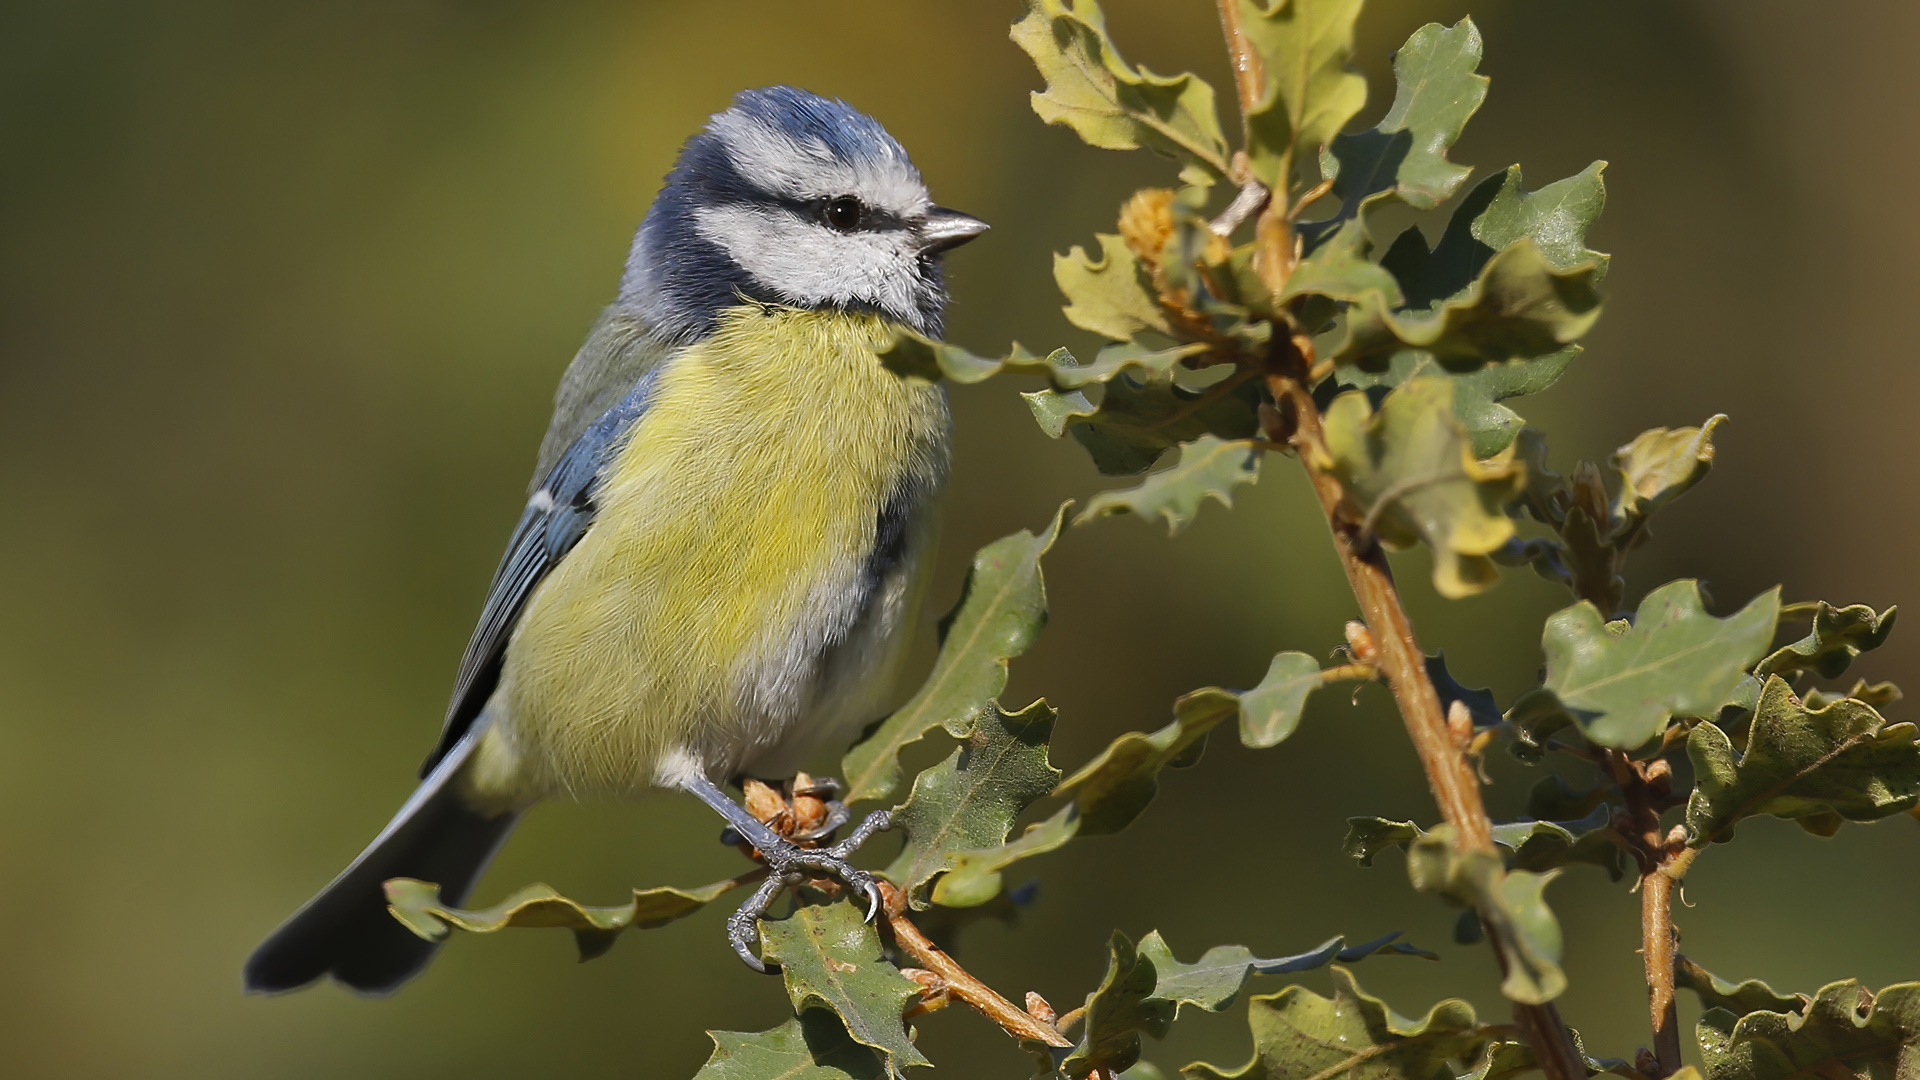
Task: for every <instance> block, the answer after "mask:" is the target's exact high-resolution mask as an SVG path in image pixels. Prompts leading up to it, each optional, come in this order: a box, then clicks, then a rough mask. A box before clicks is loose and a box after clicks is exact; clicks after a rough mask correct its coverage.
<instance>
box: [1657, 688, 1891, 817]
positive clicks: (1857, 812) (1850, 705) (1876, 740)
mask: <svg viewBox="0 0 1920 1080" xmlns="http://www.w3.org/2000/svg"><path fill="white" fill-rule="evenodd" d="M1687 757H1688V758H1689V759H1690V760H1691V761H1692V762H1693V771H1694V777H1695V780H1694V788H1693V794H1692V796H1691V797H1690V798H1689V799H1688V800H1687V831H1688V832H1689V833H1690V834H1691V835H1690V836H1689V838H1688V843H1690V844H1692V845H1693V846H1694V847H1706V846H1707V844H1709V843H1711V842H1713V841H1716V840H1719V841H1724V840H1727V839H1730V838H1731V831H1732V829H1733V826H1734V824H1735V823H1737V822H1738V821H1740V819H1742V818H1747V817H1752V816H1754V815H1755V814H1771V815H1773V816H1774V817H1783V818H1797V819H1808V820H1811V821H1812V822H1813V823H1814V824H1815V825H1816V826H1820V827H1823V828H1824V827H1826V826H1828V825H1832V826H1835V827H1837V825H1838V819H1845V820H1847V821H1876V820H1878V819H1880V818H1883V817H1887V816H1888V815H1890V814H1897V813H1899V812H1901V811H1902V810H1906V809H1908V808H1909V807H1912V806H1914V805H1915V804H1916V803H1920V729H1916V728H1915V727H1914V725H1912V724H1889V723H1887V722H1886V721H1885V720H1883V719H1881V717H1880V714H1879V713H1877V712H1875V711H1874V710H1873V707H1872V706H1870V705H1868V704H1866V703H1865V702H1862V701H1855V700H1852V699H1850V698H1848V699H1842V700H1840V701H1836V702H1833V703H1832V704H1830V705H1828V706H1827V707H1826V708H1824V709H1809V708H1808V707H1807V706H1806V705H1805V704H1804V703H1803V702H1802V701H1801V700H1800V699H1799V698H1797V697H1795V696H1794V695H1793V689H1792V687H1790V686H1788V685H1787V681H1786V680H1785V679H1782V678H1781V677H1780V676H1778V675H1774V676H1770V677H1769V678H1768V679H1767V683H1766V686H1765V688H1764V689H1762V690H1761V692H1760V705H1759V708H1758V709H1756V710H1755V711H1754V714H1753V720H1752V722H1751V723H1750V724H1749V725H1748V728H1747V744H1746V752H1745V753H1741V754H1737V755H1736V753H1735V750H1734V746H1733V741H1732V740H1731V739H1729V738H1728V737H1727V734H1726V732H1724V731H1721V730H1720V729H1719V728H1718V727H1716V726H1715V725H1713V724H1711V723H1708V722H1704V721H1703V722H1701V723H1700V724H1698V725H1696V726H1695V727H1694V729H1693V731H1692V732H1691V733H1690V734H1689V735H1688V736H1687Z"/></svg>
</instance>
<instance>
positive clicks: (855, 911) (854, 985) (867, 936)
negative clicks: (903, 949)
mask: <svg viewBox="0 0 1920 1080" xmlns="http://www.w3.org/2000/svg"><path fill="white" fill-rule="evenodd" d="M760 945H761V952H762V954H763V955H764V956H765V957H766V959H767V960H768V961H771V962H777V963H778V964H779V965H780V975H781V978H782V979H783V980H784V981H785V982H786V986H787V997H788V998H789V999H791V1000H792V1002H793V1008H794V1011H795V1012H797V1013H800V1014H801V1015H805V1013H806V1011H807V1010H808V1009H812V1008H822V1009H830V1010H832V1012H833V1013H834V1014H835V1015H837V1016H838V1017H839V1018H840V1022H841V1023H843V1024H845V1025H846V1030H847V1034H848V1035H850V1036H852V1037H853V1038H854V1039H855V1040H857V1041H858V1042H860V1043H862V1044H864V1045H866V1046H871V1047H873V1048H874V1049H875V1050H878V1051H879V1052H880V1054H881V1056H882V1057H883V1059H884V1060H885V1061H886V1062H887V1065H888V1073H889V1075H899V1074H900V1073H901V1072H902V1071H903V1070H905V1069H908V1068H911V1067H912V1066H915V1065H931V1064H932V1062H930V1061H928V1060H927V1059H926V1058H925V1057H922V1056H921V1054H920V1051H919V1050H918V1049H916V1048H915V1047H914V1045H913V1039H912V1037H911V1036H910V1034H909V1033H908V1031H907V1026H906V1022H905V1021H904V1020H902V1019H901V1017H902V1015H903V1014H904V1013H905V1012H906V1009H907V1006H908V1005H909V1004H910V1003H911V1002H912V1001H913V1000H914V999H915V998H917V997H919V996H920V984H918V983H916V982H914V981H913V980H912V979H909V978H907V977H906V976H905V975H902V974H900V969H899V968H897V967H894V966H893V964H891V963H889V962H888V960H887V953H886V948H885V947H884V946H883V945H881V944H880V933H879V931H878V930H876V929H875V928H874V927H873V926H872V924H870V923H868V922H866V908H865V906H864V905H861V904H804V905H802V906H800V907H797V908H795V909H794V911H793V913H792V914H791V915H788V916H787V917H786V918H784V919H761V920H760Z"/></svg>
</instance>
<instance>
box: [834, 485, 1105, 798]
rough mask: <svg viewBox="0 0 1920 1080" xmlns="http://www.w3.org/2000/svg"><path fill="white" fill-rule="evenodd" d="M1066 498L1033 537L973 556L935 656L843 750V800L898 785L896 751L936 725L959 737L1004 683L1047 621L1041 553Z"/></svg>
mask: <svg viewBox="0 0 1920 1080" xmlns="http://www.w3.org/2000/svg"><path fill="white" fill-rule="evenodd" d="M1071 505H1072V504H1071V503H1063V504H1062V505H1061V507H1060V509H1059V510H1057V511H1055V512H1054V515H1053V521H1052V523H1051V524H1049V525H1048V526H1047V527H1046V528H1045V529H1044V530H1042V531H1041V533H1040V535H1039V536H1035V535H1033V534H1032V533H1030V532H1027V531H1026V530H1025V529H1022V530H1021V531H1019V532H1017V533H1014V534H1013V535H1011V536H1003V537H1001V538H1000V539H998V540H995V541H994V542H993V543H991V544H988V545H987V546H986V547H983V548H981V549H980V550H979V551H978V552H976V553H975V554H974V556H973V565H972V567H970V568H969V569H968V571H967V580H966V584H965V585H964V586H962V588H961V591H960V601H959V603H957V604H955V605H954V607H953V610H952V611H949V612H947V615H946V617H945V618H943V619H941V620H940V654H939V656H938V657H936V658H935V659H934V662H933V670H932V671H931V672H929V673H928V674H927V679H926V681H925V682H923V683H921V684H920V689H919V690H918V691H916V692H915V693H914V695H913V697H911V698H909V699H908V700H907V703H906V704H905V705H902V706H900V708H898V709H896V710H894V712H893V714H892V715H891V716H888V717H887V718H886V719H885V720H883V721H881V722H880V724H879V726H877V727H876V728H875V729H874V730H873V731H872V732H871V733H870V734H869V735H868V736H867V737H866V738H865V739H863V740H862V741H861V742H860V743H858V744H857V745H855V746H854V748H853V749H851V750H849V751H847V756H846V759H845V760H844V761H843V762H842V765H841V767H842V769H843V772H844V776H845V779H846V784H847V796H846V800H847V801H848V802H856V801H859V800H861V799H882V798H885V797H886V796H888V795H890V794H892V793H893V790H894V788H895V787H897V786H899V783H900V779H901V777H900V751H901V750H903V749H905V748H906V747H907V746H908V744H910V743H913V742H915V741H917V740H918V739H920V737H921V736H923V735H925V734H926V733H927V732H929V731H932V730H933V729H934V728H936V727H941V726H944V727H945V728H946V730H947V733H948V734H949V735H952V736H953V737H954V738H956V739H965V738H967V737H969V736H970V735H972V733H973V726H974V722H975V721H976V720H977V719H978V718H979V717H980V716H981V715H982V714H983V713H985V711H986V710H987V708H988V707H989V705H990V703H991V702H992V701H993V699H994V698H995V697H996V696H997V695H998V694H999V693H1000V691H1001V690H1003V689H1005V688H1006V685H1007V661H1008V660H1010V659H1011V658H1013V657H1015V656H1019V655H1020V654H1021V653H1023V652H1026V651H1027V649H1028V648H1029V647H1030V646H1031V645H1032V644H1033V641H1034V639H1035V638H1036V637H1038V636H1039V634H1040V629H1041V628H1042V627H1044V626H1045V625H1046V624H1047V589H1046V582H1045V579H1044V578H1043V577H1042V576H1041V573H1040V557H1041V556H1042V555H1045V554H1046V553H1047V549H1048V548H1050V547H1052V546H1053V541H1054V540H1055V538H1057V537H1058V536H1059V535H1060V524H1061V522H1062V521H1063V520H1064V519H1065V517H1066V513H1067V508H1068V507H1069V506H1071Z"/></svg>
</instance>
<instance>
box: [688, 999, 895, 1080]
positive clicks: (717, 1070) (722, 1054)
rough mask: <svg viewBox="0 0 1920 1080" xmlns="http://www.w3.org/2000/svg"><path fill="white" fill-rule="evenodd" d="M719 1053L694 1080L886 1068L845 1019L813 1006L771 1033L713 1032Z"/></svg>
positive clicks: (769, 1079)
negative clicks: (852, 1032)
mask: <svg viewBox="0 0 1920 1080" xmlns="http://www.w3.org/2000/svg"><path fill="white" fill-rule="evenodd" d="M707 1035H708V1036H709V1037H710V1038H712V1039H713V1056H712V1057H710V1058H708V1059H707V1063H706V1064H705V1065H703V1066H701V1067H700V1071H699V1072H697V1073H695V1074H694V1077H693V1080H882V1078H883V1077H886V1076H887V1069H886V1066H885V1065H883V1064H881V1061H880V1057H879V1055H878V1054H875V1053H874V1052H873V1050H872V1049H871V1048H869V1047H865V1046H862V1045H860V1044H859V1043H857V1042H854V1041H853V1037H852V1036H850V1035H848V1034H847V1029H846V1026H845V1025H843V1024H841V1023H840V1018H839V1017H837V1016H835V1015H834V1014H833V1013H832V1012H830V1011H828V1010H826V1009H808V1010H807V1011H806V1012H803V1013H801V1014H800V1015H799V1016H796V1017H794V1018H792V1019H790V1020H788V1021H787V1022H786V1023H784V1024H781V1025H780V1026H779V1027H777V1028H774V1029H772V1030H770V1031H758V1032H746V1031H709V1032H707Z"/></svg>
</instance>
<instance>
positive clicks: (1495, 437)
mask: <svg viewBox="0 0 1920 1080" xmlns="http://www.w3.org/2000/svg"><path fill="white" fill-rule="evenodd" d="M1580 351H1581V350H1580V346H1578V345H1569V346H1567V347H1566V348H1564V349H1561V350H1560V351H1559V352H1552V353H1548V354H1547V355H1545V356H1537V357H1534V358H1533V359H1531V360H1508V361H1506V362H1505V363H1501V364H1488V365H1487V366H1485V367H1483V368H1481V369H1480V370H1478V371H1470V372H1468V373H1467V374H1465V375H1456V376H1454V377H1453V415H1454V416H1455V417H1457V418H1458V419H1459V421H1460V425H1461V426H1462V427H1464V428H1466V429H1467V437H1468V438H1469V439H1470V440H1472V443H1473V456H1474V457H1477V458H1483V459H1484V458H1490V457H1493V456H1494V455H1495V454H1498V453H1500V452H1501V451H1503V450H1505V449H1506V448H1507V447H1509V446H1512V445H1513V441H1514V439H1516V438H1518V437H1519V435H1520V429H1521V428H1523V427H1525V426H1526V423H1527V422H1526V419H1525V418H1523V417H1522V416H1521V415H1520V414H1519V413H1517V412H1514V411H1513V410H1512V409H1509V408H1507V407H1506V406H1505V405H1502V404H1501V402H1503V401H1507V400H1509V399H1511V398H1517V397H1524V396H1526V395H1528V394H1537V393H1539V392H1541V391H1542V390H1545V389H1547V388H1548V387H1551V386H1552V385H1553V384H1554V383H1557V382H1559V381H1560V376H1562V375H1564V374H1566V372H1567V368H1568V367H1569V366H1571V365H1572V364H1573V360H1574V358H1575V357H1577V356H1579V355H1580Z"/></svg>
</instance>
